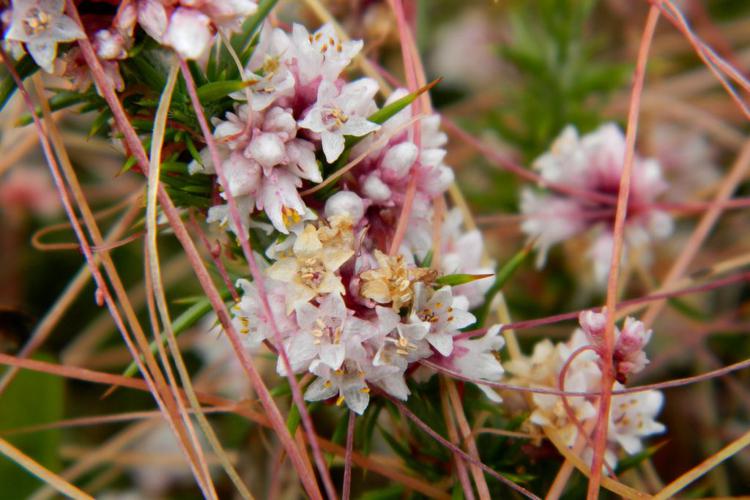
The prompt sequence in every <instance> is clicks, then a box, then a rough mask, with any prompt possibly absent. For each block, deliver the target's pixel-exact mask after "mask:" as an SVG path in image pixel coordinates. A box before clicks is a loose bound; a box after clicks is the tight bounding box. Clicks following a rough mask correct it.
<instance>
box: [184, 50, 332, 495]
mask: <svg viewBox="0 0 750 500" xmlns="http://www.w3.org/2000/svg"><path fill="white" fill-rule="evenodd" d="M180 68H181V70H182V76H183V78H184V79H185V83H186V86H187V90H188V95H189V96H190V100H191V102H192V105H193V109H194V110H195V113H196V116H197V118H198V123H199V124H200V127H201V130H202V132H203V137H204V138H205V140H206V145H207V146H208V149H209V152H210V155H211V161H212V163H213V165H214V169H215V170H216V174H217V176H218V177H219V180H220V181H221V184H222V185H224V186H229V183H228V182H227V179H226V176H225V175H224V169H223V165H222V162H221V159H220V156H219V151H218V149H217V148H216V141H214V138H213V134H212V132H211V129H210V127H209V125H208V120H207V119H206V116H205V113H204V111H203V105H202V104H201V102H200V99H199V98H198V90H197V88H196V85H195V82H194V81H193V76H192V73H191V72H190V69H189V68H188V66H187V63H186V62H185V60H184V59H182V58H180ZM225 192H226V194H227V203H228V205H229V215H230V218H231V220H232V223H233V224H234V226H235V228H236V229H237V235H238V239H239V242H240V247H241V248H242V253H243V254H244V256H245V260H246V261H247V263H248V266H249V267H250V273H251V274H252V277H253V282H254V283H255V286H256V287H257V289H258V295H259V297H260V299H261V305H262V307H263V314H264V316H265V317H266V320H267V321H268V323H269V324H270V325H271V330H272V331H273V334H274V340H275V341H276V344H277V349H278V353H279V358H280V359H281V361H282V364H283V366H284V368H285V371H286V375H287V380H289V386H290V387H291V389H292V399H293V401H294V404H295V405H296V406H297V409H298V410H299V413H300V417H301V419H302V427H303V428H304V429H305V433H306V434H307V440H308V442H309V444H310V448H311V449H312V454H313V458H314V460H315V465H316V466H317V468H318V473H319V474H320V477H321V479H322V481H323V487H324V488H325V490H326V494H327V495H328V498H329V499H331V500H335V499H336V498H337V495H336V488H335V487H334V486H333V481H332V480H331V474H330V471H329V470H328V467H327V466H326V463H325V459H324V458H323V453H322V452H321V451H320V447H319V446H318V442H317V440H316V439H315V427H314V426H313V422H312V418H310V412H308V411H307V406H306V405H305V401H304V398H303V397H302V392H301V391H300V388H299V384H298V383H297V379H296V378H295V376H294V372H293V370H292V365H291V363H290V362H289V356H287V353H286V350H285V349H284V343H283V339H282V337H281V332H280V331H279V328H278V325H277V324H276V318H275V317H274V315H273V311H272V310H271V305H270V304H269V302H268V294H267V293H266V290H265V285H264V279H263V273H262V272H261V270H260V267H258V263H257V262H256V260H255V255H254V254H253V251H252V247H251V246H250V240H249V239H248V234H247V232H246V231H245V229H244V227H243V225H242V219H241V217H240V212H239V209H238V208H237V202H236V200H235V198H234V196H233V195H232V192H231V190H229V189H227V190H226V191H225Z"/></svg>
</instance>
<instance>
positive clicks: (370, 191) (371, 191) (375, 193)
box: [362, 174, 391, 201]
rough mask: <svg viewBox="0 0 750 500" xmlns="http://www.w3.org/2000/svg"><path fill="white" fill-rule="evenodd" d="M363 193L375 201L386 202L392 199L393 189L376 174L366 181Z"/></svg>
mask: <svg viewBox="0 0 750 500" xmlns="http://www.w3.org/2000/svg"><path fill="white" fill-rule="evenodd" d="M362 191H363V192H364V193H365V195H366V196H367V197H368V198H370V199H371V200H374V201H386V200H388V199H390V197H391V189H390V188H389V187H388V186H387V185H386V184H385V183H384V182H383V181H381V180H380V178H379V177H378V176H377V175H375V174H371V175H369V176H368V177H367V179H365V183H364V186H363V187H362Z"/></svg>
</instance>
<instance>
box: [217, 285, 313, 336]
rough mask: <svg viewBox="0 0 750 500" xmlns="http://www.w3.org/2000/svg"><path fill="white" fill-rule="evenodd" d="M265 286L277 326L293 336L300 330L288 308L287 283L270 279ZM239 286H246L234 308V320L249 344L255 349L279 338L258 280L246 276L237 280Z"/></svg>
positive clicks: (236, 327) (239, 331)
mask: <svg viewBox="0 0 750 500" xmlns="http://www.w3.org/2000/svg"><path fill="white" fill-rule="evenodd" d="M264 285H265V287H264V289H265V292H266V294H267V297H268V305H269V307H270V308H271V314H273V321H274V322H275V324H276V328H277V329H278V331H279V332H282V334H285V335H292V334H293V333H294V332H296V331H297V329H298V326H297V323H296V322H295V320H294V318H293V317H292V316H291V315H290V314H288V313H287V311H286V310H285V308H284V302H285V299H286V296H287V291H286V286H285V285H284V284H283V283H279V282H275V281H273V280H266V281H265V283H264ZM237 286H238V287H239V288H241V289H242V299H241V300H240V302H238V303H237V304H235V305H234V306H233V307H232V313H233V315H234V318H233V320H232V323H233V324H234V327H235V329H236V330H237V332H238V333H239V334H240V335H243V340H244V342H245V344H246V345H247V346H248V347H249V348H251V349H255V348H257V347H258V346H260V344H261V343H262V342H263V341H264V340H272V341H273V340H275V334H274V329H273V325H272V323H271V318H268V317H267V316H266V314H265V310H264V307H263V302H262V298H261V297H260V295H259V292H258V288H257V287H256V286H255V284H254V283H251V282H249V281H247V280H245V279H239V280H237Z"/></svg>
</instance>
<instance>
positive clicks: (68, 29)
mask: <svg viewBox="0 0 750 500" xmlns="http://www.w3.org/2000/svg"><path fill="white" fill-rule="evenodd" d="M64 7H65V2H64V1H63V0H15V1H14V2H13V11H12V21H11V25H10V28H9V29H8V31H7V33H6V34H5V38H6V39H7V40H15V41H18V42H24V44H25V45H26V50H27V51H28V52H29V55H31V57H32V58H33V59H34V62H35V63H37V64H38V65H39V66H40V67H41V68H42V69H44V70H45V71H46V72H48V73H51V72H52V70H53V62H54V60H55V57H57V44H58V43H62V42H72V41H73V40H78V39H79V38H84V37H85V36H86V34H85V33H84V32H83V31H82V30H81V28H80V27H79V26H78V25H77V24H76V23H75V22H74V21H73V20H72V19H71V18H69V17H68V16H66V15H64V14H63V9H64Z"/></svg>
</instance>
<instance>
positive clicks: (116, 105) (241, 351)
mask: <svg viewBox="0 0 750 500" xmlns="http://www.w3.org/2000/svg"><path fill="white" fill-rule="evenodd" d="M66 6H67V11H68V13H69V14H70V15H71V17H73V19H74V20H75V21H76V23H77V24H78V25H79V26H80V25H81V20H80V16H79V15H78V11H77V9H76V6H75V3H74V2H73V1H72V0H67V2H66ZM78 45H79V47H80V48H81V53H82V55H83V57H84V59H85V60H86V64H87V65H88V67H89V69H90V70H91V74H92V77H93V79H94V81H95V82H97V84H98V85H99V90H100V92H101V93H102V97H104V99H105V101H106V102H107V104H108V106H109V108H110V110H111V111H112V115H113V118H114V120H115V123H116V125H117V127H118V129H119V130H120V132H121V133H122V134H123V139H124V141H125V144H126V145H127V147H128V149H129V150H130V151H131V153H132V154H133V155H134V156H135V158H136V160H137V162H138V164H139V166H140V167H141V169H142V171H143V172H148V165H149V162H148V158H147V156H146V151H145V150H144V148H143V144H141V142H140V140H139V138H138V134H137V133H136V131H135V129H134V128H133V126H132V125H131V123H130V122H129V121H128V118H127V115H126V114H125V110H124V109H123V107H122V103H120V101H119V99H118V97H117V95H116V94H115V92H114V90H113V89H112V88H111V87H110V86H109V85H108V84H107V78H106V75H105V74H104V69H103V68H102V66H101V63H100V62H99V59H98V58H97V56H96V52H95V51H94V48H93V46H92V45H91V42H90V41H89V40H88V38H84V39H81V40H79V41H78ZM32 109H33V108H32ZM158 196H159V202H160V203H161V206H162V210H163V211H164V214H165V216H166V217H167V220H168V221H169V223H170V225H171V226H172V228H173V230H174V232H175V235H176V236H177V238H178V240H179V241H180V243H181V244H182V245H183V248H184V250H185V254H186V257H187V259H188V261H189V262H190V263H191V265H192V266H193V269H194V271H195V274H196V277H197V278H198V280H199V282H200V284H201V287H202V288H203V290H204V292H205V293H206V296H207V297H208V299H209V300H210V302H211V305H212V307H213V308H214V310H215V311H216V314H217V316H218V318H219V320H220V322H221V323H222V326H223V327H224V329H225V331H226V332H227V335H228V337H229V340H230V342H231V344H232V348H233V349H234V351H235V353H236V354H237V356H238V359H239V360H240V364H241V366H242V368H243V370H244V371H245V373H246V374H247V375H248V377H249V379H250V382H251V383H252V385H253V386H254V387H255V388H256V390H257V391H258V396H259V397H260V400H261V403H262V404H263V407H264V408H265V409H266V411H267V412H268V416H269V419H270V421H271V423H272V425H273V427H274V429H275V430H276V432H277V436H278V438H279V439H280V440H281V442H282V444H283V445H284V448H285V449H286V450H287V453H288V454H289V457H290V460H291V461H292V463H293V464H294V466H295V469H296V470H297V472H298V474H299V476H300V480H301V481H302V484H303V485H304V487H305V490H306V491H307V493H308V495H310V496H311V497H312V498H315V499H318V498H321V495H320V491H319V490H318V488H317V484H316V483H315V479H314V478H313V477H311V476H310V475H309V474H308V473H307V470H306V468H305V465H304V462H303V461H302V457H301V455H300V451H299V449H297V446H296V445H295V444H294V441H293V440H292V437H291V435H290V434H289V431H288V430H287V428H286V425H285V424H284V419H283V418H282V416H281V413H280V412H279V409H278V407H277V406H276V403H275V402H274V401H273V399H272V397H271V395H270V393H269V392H268V388H267V387H266V386H265V384H264V382H263V379H262V378H261V377H260V374H259V373H258V371H257V370H256V369H255V367H254V365H253V362H252V360H251V359H250V357H249V355H248V354H247V352H246V351H245V348H244V346H243V345H242V342H241V340H240V337H239V334H238V333H237V331H236V330H235V328H234V325H233V324H232V321H231V318H230V317H229V313H228V311H227V308H226V305H225V304H224V302H223V301H222V299H221V296H220V295H219V292H218V290H217V289H216V286H215V285H214V283H213V281H212V280H211V277H210V275H209V274H208V270H207V269H206V267H205V265H204V264H203V262H202V260H201V257H200V255H199V254H198V252H197V250H196V248H195V245H194V244H193V241H192V239H191V238H190V235H189V234H188V232H187V230H186V228H185V225H184V223H183V222H182V220H181V219H180V214H179V212H178V211H177V209H176V208H175V206H174V204H173V203H172V200H171V199H170V197H169V195H168V194H167V192H166V190H164V188H163V186H160V187H159V193H158ZM114 312H115V313H116V312H117V311H114ZM147 354H148V353H147ZM133 357H134V358H137V357H138V356H137V354H135V353H134V354H133ZM138 361H139V362H140V360H138Z"/></svg>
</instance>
